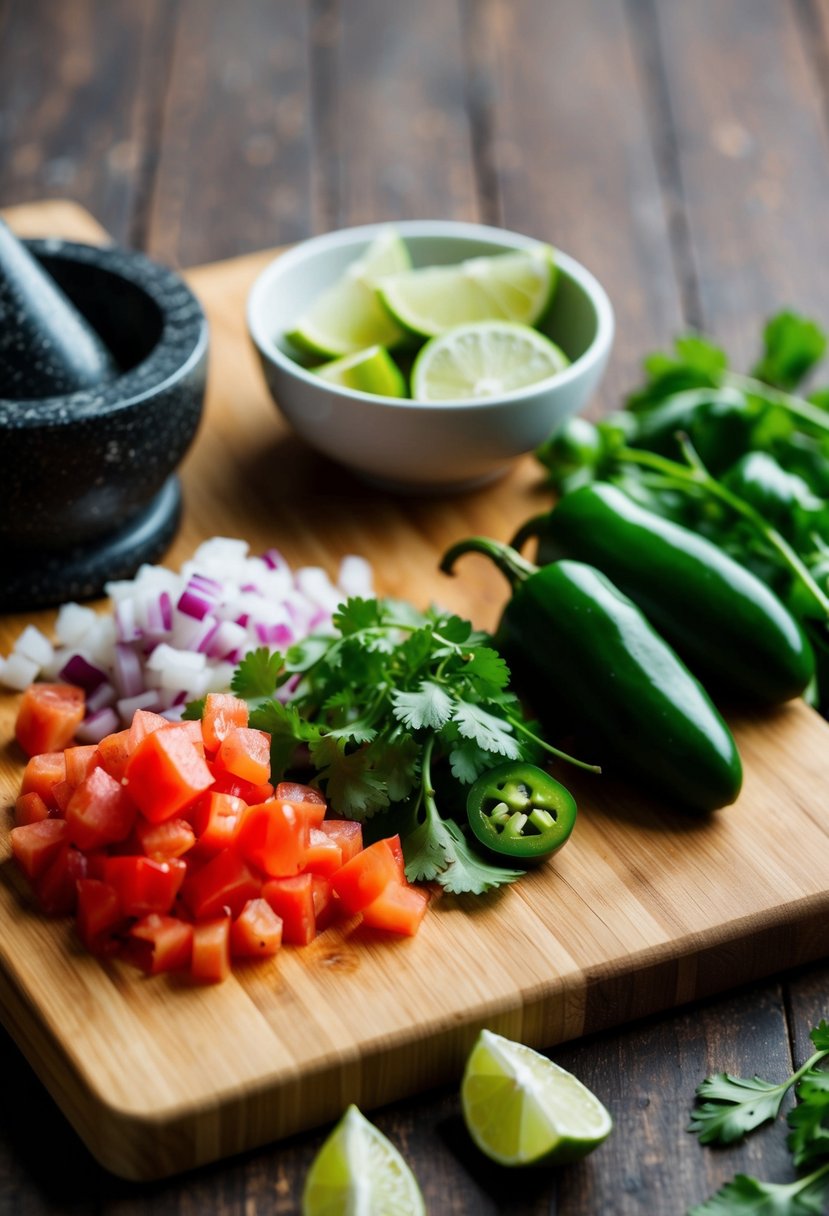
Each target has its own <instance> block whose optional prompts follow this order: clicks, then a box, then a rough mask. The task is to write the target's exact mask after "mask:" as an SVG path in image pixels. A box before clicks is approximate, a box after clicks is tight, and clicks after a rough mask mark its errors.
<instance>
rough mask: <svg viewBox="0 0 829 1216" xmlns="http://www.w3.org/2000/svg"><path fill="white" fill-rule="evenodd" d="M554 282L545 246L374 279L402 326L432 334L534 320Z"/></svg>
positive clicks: (542, 310) (552, 265) (549, 252)
mask: <svg viewBox="0 0 829 1216" xmlns="http://www.w3.org/2000/svg"><path fill="white" fill-rule="evenodd" d="M555 285H556V266H555V261H554V255H553V250H552V249H551V248H550V246H549V245H537V246H536V247H534V248H533V249H529V250H526V251H519V252H516V253H498V254H495V255H493V256H492V257H481V258H470V259H469V260H467V261H466V262H459V263H458V264H457V265H455V266H424V267H422V268H420V269H418V270H408V271H401V272H399V273H397V274H388V275H385V276H383V277H382V278H380V279H378V282H377V287H378V290H379V292H380V296H381V298H382V299H383V301H384V303H385V304H386V307H387V308H388V310H389V312H390V313H391V314H392V316H394V317H395V318H396V320H397V321H398V322H399V324H400V325H402V326H403V327H404V329H408V330H411V331H412V332H413V333H416V334H420V335H422V336H424V337H427V338H431V337H434V336H435V334H442V333H445V332H446V330H447V329H451V328H452V327H453V326H455V325H465V324H467V323H469V322H471V321H496V320H503V321H517V322H520V323H521V324H522V325H535V324H536V322H537V321H538V320H539V318H540V317H542V316H543V314H544V313H545V312H546V310H547V308H548V306H549V304H550V301H551V300H552V298H553V293H554V291H555Z"/></svg>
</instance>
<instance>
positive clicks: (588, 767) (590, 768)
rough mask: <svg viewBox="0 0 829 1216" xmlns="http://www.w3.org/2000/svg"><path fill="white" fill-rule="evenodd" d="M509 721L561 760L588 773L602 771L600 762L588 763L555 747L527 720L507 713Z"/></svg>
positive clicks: (514, 728)
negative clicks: (527, 722)
mask: <svg viewBox="0 0 829 1216" xmlns="http://www.w3.org/2000/svg"><path fill="white" fill-rule="evenodd" d="M507 722H509V724H510V726H511V727H512V728H513V730H519V731H521V734H522V735H526V736H527V738H528V739H532V741H533V743H537V744H538V746H539V747H543V748H544V750H545V751H547V752H549V753H550V755H551V756H555V757H556V758H557V759H559V760H564V761H566V763H567V764H573V765H575V767H576V768H582V769H584V770H585V772H588V773H600V772H601V771H602V768H601V765H600V764H588V763H587V761H586V760H579V759H577V758H576V757H575V756H571V755H569V754H568V753H567V752H563V751H560V750H559V749H558V748H557V747H553V745H552V744H551V743H548V742H547V741H546V739H542V738H541V736H540V735H537V734H536V733H535V732H534V731H532V730H530V728H529V726H527V724H526V722H522V721H521V719H520V718H513V717H511V716H510V715H507Z"/></svg>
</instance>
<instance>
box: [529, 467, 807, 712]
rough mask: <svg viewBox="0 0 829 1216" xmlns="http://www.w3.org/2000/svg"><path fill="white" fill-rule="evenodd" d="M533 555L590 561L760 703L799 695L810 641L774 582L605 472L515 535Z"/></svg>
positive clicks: (720, 678) (695, 662)
mask: <svg viewBox="0 0 829 1216" xmlns="http://www.w3.org/2000/svg"><path fill="white" fill-rule="evenodd" d="M532 535H537V536H538V538H539V544H538V560H539V563H540V564H542V565H545V564H546V563H547V562H552V561H554V560H555V559H557V558H562V557H566V558H572V559H574V560H575V561H583V562H589V563H590V564H591V565H593V566H596V567H597V568H598V569H599V570H602V571H603V572H604V573H605V574H606V575H607V576H608V578H610V579H611V580H612V581H613V582H614V583H615V584H616V586H617V587H619V588H620V590H621V591H623V592H624V593H625V594H626V595H629V596H630V598H631V599H632V600H633V601H634V603H636V604H637V605H638V606H639V608H641V610H642V612H644V614H645V616H646V617H647V618H648V620H649V621H650V622H651V624H652V625H654V626H655V627H656V629H658V630H659V632H660V633H661V634H662V635H663V636H664V637H665V638H666V639H667V640H668V641H669V642H670V644H671V645H672V646H673V647H675V649H676V650H677V651H678V652H679V654H680V655H681V656H682V658H683V659H684V661H685V662H686V663H687V664H688V666H689V667H690V668H691V670H692V671H693V672H694V674H695V675H697V676H699V678H700V679H702V680H704V681H709V680H710V681H711V682H712V683H713V684H716V685H717V686H718V687H720V688H723V689H725V690H727V691H729V692H731V693H735V694H737V695H738V696H741V697H749V698H752V699H754V700H757V701H762V702H766V703H771V704H773V703H776V702H780V701H787V700H789V699H790V698H791V697H798V696H800V695H801V694H802V693H803V691H804V689H805V688H806V687H807V686H808V684H809V682H810V680H811V679H812V677H813V675H814V656H813V654H812V649H811V647H810V645H809V643H808V641H807V639H806V637H805V635H804V633H803V630H802V629H801V628H800V626H799V625H798V623H797V621H796V620H795V619H794V617H793V616H792V614H791V613H790V612H789V610H788V609H787V608H786V607H785V605H784V604H783V603H782V602H781V601H780V600H779V599H778V597H777V596H776V595H775V594H774V592H773V591H772V590H771V589H770V588H769V587H767V586H766V585H765V583H763V582H762V581H761V580H760V579H759V578H758V577H757V576H756V575H755V574H752V573H751V571H749V570H747V569H746V568H745V566H743V565H741V564H740V563H739V562H737V561H735V559H734V558H733V557H731V556H730V555H729V554H727V553H726V552H725V551H724V550H723V549H720V548H719V546H718V545H715V544H714V543H713V541H709V540H707V539H706V538H705V537H703V536H700V535H699V534H698V533H696V532H692V531H691V530H690V528H685V527H683V526H682V525H681V524H678V523H674V522H673V521H672V520H668V519H665V518H663V517H662V516H660V515H656V514H655V513H654V512H653V511H649V510H647V508H645V507H642V506H640V505H639V504H638V503H635V502H633V500H632V499H631V498H629V497H628V496H627V494H624V493H623V492H622V491H621V490H619V489H618V488H617V487H616V486H614V485H611V484H610V483H608V482H593V483H592V484H591V485H589V486H582V487H581V488H579V489H578V490H574V491H573V493H572V494H566V495H565V496H564V498H562V499H561V500H560V501H559V503H558V504H557V506H556V507H555V508H554V509H553V510H552V511H550V512H549V513H548V514H546V515H543V516H539V517H537V518H536V519H534V520H530V521H529V522H528V523H527V524H525V525H524V527H523V528H522V529H521V530H520V531H519V533H518V534H517V536H516V538H515V540H514V541H513V544H514V545H516V546H520V545H521V544H522V543H523V542H524V541H525V540H526V539H527V538H528V537H529V536H532Z"/></svg>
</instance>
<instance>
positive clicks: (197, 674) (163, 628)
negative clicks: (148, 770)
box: [0, 536, 374, 743]
mask: <svg viewBox="0 0 829 1216" xmlns="http://www.w3.org/2000/svg"><path fill="white" fill-rule="evenodd" d="M106 591H107V594H108V595H109V597H110V599H111V601H112V605H113V607H112V611H111V612H109V613H97V612H95V611H93V609H92V608H88V607H86V606H84V605H82V604H74V603H70V604H64V605H63V606H62V607H61V608H60V610H59V611H58V615H57V621H56V623H55V638H56V643H55V644H54V645H53V643H52V642H50V640H49V639H48V638H47V637H46V636H45V634H43V633H42V632H41V631H40V630H39V629H37V628H35V626H34V625H28V626H27V627H26V628H25V629H24V630H23V632H22V633H21V634H20V636H19V637H18V639H17V641H16V642H15V644H14V648H13V650H12V652H11V654H10V655H9V656H8V658H6V659H0V681H2V682H3V683H4V684H5V685H6V686H7V687H9V688H14V689H19V690H22V689H25V688H27V687H28V686H29V684H31V683H33V681H35V680H37V679H43V680H50V681H62V682H65V683H68V684H77V685H78V686H79V687H81V688H83V690H84V692H85V693H86V718H85V720H84V722H83V723H82V724H81V726H80V727H79V729H78V731H77V732H76V738H77V740H78V742H79V743H97V742H99V741H100V740H101V739H103V738H104V736H105V735H108V734H110V733H111V732H112V731H114V730H117V729H118V728H119V727H120V726H122V725H125V726H126V725H128V724H129V723H130V722H131V720H132V716H133V714H134V712H135V710H136V709H149V710H152V711H154V712H155V713H161V714H164V716H165V717H167V718H170V719H171V720H172V721H177V720H178V719H179V718H180V717H181V714H182V711H183V709H184V706H185V705H186V703H187V702H188V701H193V700H196V699H197V698H199V697H203V696H204V695H205V694H206V693H208V692H222V691H224V690H225V689H227V688H228V687H229V685H230V679H231V676H232V675H233V669H234V667H235V666H236V664H237V663H238V662H239V660H240V659H241V658H242V657H243V656H244V655H245V653H246V652H247V651H248V650H254V649H256V648H257V647H258V646H267V647H269V648H270V649H273V650H283V649H285V648H286V647H287V646H290V645H291V644H292V643H293V642H298V641H300V640H301V639H302V638H305V637H307V636H308V635H309V634H310V633H318V632H324V631H327V630H330V629H331V618H332V616H333V613H334V610H335V609H336V608H337V606H338V605H339V604H341V603H342V602H343V600H345V599H347V598H348V597H349V596H352V595H360V596H366V597H370V596H372V595H373V594H374V593H373V590H372V575H371V567H370V566H369V564H368V562H367V561H365V559H364V558H361V557H355V556H352V557H346V558H344V559H343V561H342V563H341V566H340V570H339V575H338V578H337V583H336V585H335V584H334V583H332V582H331V580H330V579H329V577H328V575H327V574H326V572H325V571H324V570H322V569H321V568H319V567H315V566H308V567H304V568H302V569H300V570H297V571H295V572H292V571H291V569H290V567H289V566H288V563H287V562H286V561H285V559H284V558H283V557H282V555H281V554H280V553H278V552H277V550H276V549H269V550H268V552H267V553H264V554H262V556H261V557H251V556H249V554H248V545H247V543H246V542H245V541H243V540H233V539H230V538H228V537H222V536H215V537H213V538H212V540H208V541H205V542H204V544H202V545H200V546H199V548H198V549H197V550H196V553H195V555H194V556H193V558H192V560H191V561H189V562H186V563H185V564H184V566H182V569H181V572H180V573H179V574H176V573H174V572H173V571H172V570H168V569H166V568H165V567H164V566H142V567H141V569H140V570H139V571H138V574H137V575H136V577H135V578H134V579H133V580H131V581H121V582H114V583H108V584H107V585H106ZM286 687H288V686H287V685H286Z"/></svg>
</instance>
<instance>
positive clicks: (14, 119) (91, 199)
mask: <svg viewBox="0 0 829 1216" xmlns="http://www.w3.org/2000/svg"><path fill="white" fill-rule="evenodd" d="M47 197H68V198H73V199H75V200H77V201H78V202H80V203H82V204H84V205H85V206H86V207H87V208H88V209H89V210H90V211H91V212H92V213H93V214H94V215H95V216H96V217H97V218H98V219H99V220H100V221H101V222H102V223H103V224H104V225H105V226H106V227H107V229H108V230H109V231H110V232H111V233H112V234H113V235H114V236H115V237H116V238H117V239H118V240H120V241H122V242H125V243H128V244H132V245H135V246H138V247H141V248H145V249H146V250H148V251H149V252H150V253H151V254H153V255H155V256H157V257H159V258H161V259H163V260H166V261H168V262H170V263H172V264H174V265H178V266H181V267H187V266H191V265H194V264H196V263H200V262H207V261H214V260H217V259H220V258H224V257H229V256H232V255H234V254H238V253H243V252H247V251H249V250H253V249H257V248H261V247H266V246H272V245H277V244H280V243H285V242H289V241H292V240H295V239H297V238H300V237H304V236H307V235H308V234H310V233H313V232H319V231H323V230H326V229H329V228H335V227H340V226H343V225H347V224H353V223H359V222H363V221H370V220H377V219H385V218H388V219H396V218H406V217H428V216H441V217H450V218H455V219H470V220H482V221H486V222H489V223H493V224H499V225H504V226H506V227H509V228H514V229H518V230H521V231H525V232H528V233H531V234H533V235H535V236H538V237H540V238H543V239H545V240H549V241H551V242H553V243H555V244H556V245H558V246H559V247H560V248H562V249H564V250H567V251H568V252H570V253H572V254H574V255H575V256H576V257H577V258H579V259H581V260H583V261H584V262H585V263H587V265H588V266H590V267H591V268H592V269H593V271H594V272H595V273H596V274H597V275H598V276H599V278H600V279H601V280H602V281H603V283H604V284H605V286H606V287H607V289H608V291H609V292H610V295H611V297H612V299H613V302H614V304H615V307H616V313H617V320H618V339H617V344H616V349H615V352H614V356H613V360H612V364H611V367H610V371H609V373H608V375H607V377H606V379H605V382H604V384H603V386H602V390H601V394H600V399H599V400H598V401H597V402H595V403H594V406H593V409H594V412H596V413H598V412H601V411H602V410H607V409H610V408H612V407H613V406H615V405H617V404H618V403H619V401H620V399H621V396H622V394H623V393H624V392H625V390H626V389H627V388H629V387H631V386H632V384H633V383H634V382H635V378H636V376H637V373H638V365H639V362H640V360H641V358H642V356H643V355H644V354H645V353H646V352H647V351H648V350H650V349H652V348H654V347H657V346H659V345H660V344H664V343H665V342H667V341H668V340H669V339H670V338H671V336H672V335H673V334H674V333H676V332H677V331H679V330H681V329H682V328H683V327H686V326H696V327H699V328H703V329H705V330H708V331H710V332H712V333H714V334H716V335H717V336H718V337H719V338H720V339H721V340H722V341H723V343H724V344H725V345H726V346H727V347H728V349H729V351H730V352H731V354H732V355H733V356H734V358H735V359H736V360H737V361H738V362H739V363H747V362H748V361H749V360H750V359H751V358H752V356H753V354H754V351H755V349H756V345H757V340H758V333H759V329H760V326H761V324H762V322H763V320H764V318H765V317H766V316H767V315H769V314H770V313H771V312H772V311H774V310H776V309H777V308H779V307H780V306H783V305H792V306H795V307H797V308H799V309H800V310H802V311H804V312H807V313H810V314H811V315H814V316H816V317H817V318H819V319H820V320H821V321H822V322H823V323H824V325H826V324H827V323H829V220H827V214H828V213H827V200H829V0H694V3H689V2H688V0H627V2H625V0H457V2H456V3H452V2H451V0H417V2H416V3H408V4H404V3H402V2H400V3H390V2H389V0H340V2H339V3H338V2H337V0H305V2H304V3H303V2H300V0H233V2H232V3H230V2H228V0H97V2H96V0H61V3H59V4H57V3H54V2H50V0H0V205H11V204H14V203H21V202H26V201H29V200H34V199H40V198H47ZM815 797H816V799H819V800H821V801H822V802H823V803H824V804H827V803H829V795H828V793H827V791H820V790H816V791H815ZM784 812H785V807H781V813H784ZM792 847H793V848H796V847H797V842H796V841H792ZM734 880H735V882H739V874H735V876H734ZM827 945H828V946H829V936H828V937H827ZM827 1014H829V965H822V966H815V967H813V968H811V969H809V970H808V971H806V972H801V973H798V974H790V975H786V976H781V977H776V978H772V979H770V980H769V981H768V982H766V983H764V984H761V985H758V986H756V987H753V988H751V989H750V990H748V991H742V992H738V993H736V994H731V995H728V996H726V997H723V998H722V999H718V1000H714V1001H711V1002H708V1003H706V1004H703V1005H700V1006H696V1007H694V1008H691V1009H685V1010H681V1011H679V1012H677V1013H674V1014H671V1015H668V1016H663V1017H659V1018H655V1019H652V1020H650V1021H648V1022H645V1023H640V1024H637V1025H634V1026H630V1027H627V1028H625V1029H623V1030H620V1031H619V1032H615V1033H608V1034H604V1035H602V1036H601V1037H599V1038H595V1039H592V1040H590V1041H583V1042H580V1043H577V1044H570V1045H567V1046H564V1047H562V1048H559V1049H557V1050H556V1051H555V1053H554V1055H555V1059H556V1060H558V1061H559V1062H560V1063H561V1064H563V1066H564V1067H565V1068H568V1069H571V1070H572V1071H573V1072H575V1073H576V1074H577V1075H578V1076H580V1077H581V1078H582V1079H583V1080H584V1081H585V1082H586V1083H587V1084H588V1085H589V1086H591V1088H593V1089H594V1090H595V1091H596V1092H597V1093H598V1094H600V1095H601V1097H602V1098H603V1099H604V1100H605V1102H606V1103H607V1105H608V1106H609V1107H610V1109H611V1111H612V1113H613V1115H614V1118H615V1121H616V1129H615V1132H614V1134H613V1136H612V1138H611V1139H610V1140H609V1141H608V1142H607V1143H606V1145H605V1146H603V1147H602V1148H601V1149H600V1150H599V1151H598V1152H597V1153H596V1154H595V1155H594V1156H593V1157H591V1158H589V1159H588V1160H587V1161H585V1162H584V1163H583V1164H581V1165H578V1166H573V1167H570V1168H567V1169H562V1170H560V1171H558V1172H549V1173H544V1172H541V1173H538V1174H533V1175H532V1176H530V1175H520V1176H516V1175H514V1174H509V1175H506V1176H505V1175H504V1173H503V1172H501V1171H498V1170H496V1169H494V1168H491V1167H488V1166H487V1165H486V1164H485V1163H484V1162H483V1161H482V1160H481V1158H480V1157H479V1156H478V1155H477V1154H476V1153H475V1151H474V1150H473V1149H472V1148H471V1147H470V1145H469V1143H468V1140H467V1138H466V1136H465V1133H464V1130H463V1126H462V1123H461V1120H460V1113H459V1102H458V1097H457V1093H456V1091H455V1090H454V1089H447V1090H445V1091H441V1092H438V1093H435V1094H430V1095H426V1096H424V1097H420V1098H417V1099H414V1100H411V1101H409V1102H406V1103H401V1104H400V1105H398V1106H396V1107H393V1108H388V1109H386V1110H383V1111H380V1112H377V1113H376V1115H375V1118H376V1121H377V1123H378V1124H379V1126H380V1127H381V1128H382V1129H383V1130H384V1131H385V1132H386V1133H387V1134H388V1135H390V1136H391V1138H392V1139H393V1140H395V1142H396V1143H397V1144H398V1145H399V1146H400V1147H401V1148H402V1150H403V1152H404V1153H405V1154H406V1156H407V1158H408V1160H409V1162H410V1163H411V1165H412V1167H413V1169H414V1170H415V1173H416V1174H417V1176H418V1178H419V1179H420V1181H421V1184H422V1187H423V1191H424V1194H425V1196H426V1200H427V1204H428V1208H429V1211H430V1213H433V1214H435V1216H439V1214H442V1213H446V1214H450V1213H474V1214H476V1216H477V1214H479V1213H480V1214H486V1213H495V1212H498V1213H512V1214H515V1216H530V1214H531V1213H532V1214H536V1213H539V1214H540V1213H542V1212H545V1213H546V1212H549V1213H552V1212H555V1213H560V1214H561V1216H577V1214H578V1216H597V1214H602V1216H628V1214H630V1216H633V1214H634V1213H641V1212H647V1213H649V1214H650V1216H672V1214H674V1213H682V1212H684V1211H685V1210H686V1209H687V1208H688V1207H689V1206H690V1205H691V1204H693V1203H698V1202H700V1201H701V1200H702V1199H703V1198H705V1197H706V1196H707V1195H708V1194H710V1193H712V1192H713V1191H714V1190H716V1189H717V1187H718V1186H719V1185H720V1184H721V1183H722V1182H723V1181H724V1180H725V1179H726V1178H728V1177H730V1176H731V1175H732V1174H733V1173H734V1172H736V1171H738V1170H744V1171H746V1172H749V1173H757V1174H759V1175H760V1176H762V1177H765V1178H768V1179H776V1180H779V1181H786V1180H789V1179H791V1178H792V1177H793V1173H792V1171H791V1168H790V1165H789V1158H788V1153H787V1152H786V1150H785V1145H784V1136H783V1129H782V1128H780V1127H777V1128H770V1129H767V1130H765V1131H763V1132H761V1133H759V1134H757V1135H755V1136H754V1137H752V1139H751V1140H750V1142H749V1143H748V1144H747V1145H746V1146H744V1147H740V1148H735V1149H733V1150H728V1151H720V1152H713V1151H711V1150H707V1149H703V1148H700V1146H699V1145H698V1143H697V1141H696V1140H695V1138H694V1137H692V1136H690V1135H688V1134H687V1132H686V1130H685V1129H686V1126H687V1121H688V1111H689V1108H690V1105H691V1100H692V1095H693V1091H694V1087H695V1085H696V1084H697V1083H698V1081H699V1080H700V1079H701V1078H702V1077H703V1076H704V1075H705V1074H706V1073H708V1072H710V1071H712V1070H715V1069H721V1068H726V1069H728V1070H730V1071H732V1072H741V1073H745V1072H749V1073H751V1072H754V1071H755V1070H756V1071H758V1072H760V1073H761V1074H764V1075H769V1076H779V1077H782V1076H784V1075H785V1074H786V1073H787V1072H788V1071H789V1068H790V1065H791V1064H792V1062H793V1061H794V1062H797V1063H800V1062H801V1061H802V1060H803V1059H804V1058H805V1056H806V1055H807V1054H808V1053H809V1046H810V1045H809V1042H808V1039H807V1032H808V1029H809V1027H810V1026H812V1025H814V1024H815V1023H816V1021H817V1020H818V1019H819V1018H820V1017H821V1016H825V1015H827ZM0 1076H2V1078H3V1079H2V1083H0V1092H2V1095H3V1100H2V1102H0V1211H2V1212H3V1213H4V1214H5V1213H9V1214H12V1213H14V1214H15V1216H42V1214H44V1213H58V1212H60V1213H70V1212H71V1213H102V1214H104V1213H106V1214H107V1216H114V1214H116V1213H117V1214H118V1216H141V1214H145V1213H146V1214H149V1213H151V1212H152V1213H153V1214H154V1216H164V1214H170V1216H172V1214H173V1213H181V1214H182V1216H184V1214H189V1213H222V1214H223V1216H254V1214H262V1216H265V1213H267V1214H268V1216H274V1214H276V1213H289V1212H297V1211H298V1210H299V1196H300V1193H301V1188H302V1182H303V1178H304V1175H305V1172H306V1169H307V1167H308V1165H309V1163H310V1161H311V1158H312V1156H313V1154H314V1152H315V1151H316V1149H317V1147H318V1146H319V1144H320V1142H321V1140H322V1137H323V1132H319V1133H315V1134H310V1135H306V1136H302V1137H299V1138H296V1139H294V1140H292V1141H289V1142H288V1143H283V1144H280V1145H276V1146H272V1147H267V1148H263V1149H262V1150H260V1151H257V1152H253V1153H251V1154H249V1155H248V1156H246V1157H244V1158H242V1159H237V1160H233V1161H230V1162H225V1163H223V1164H220V1165H217V1166H215V1167H211V1168H209V1169H204V1170H202V1171H199V1172H198V1173H196V1174H194V1175H192V1176H188V1177H184V1178H178V1179H173V1180H170V1181H167V1182H164V1183H160V1184H156V1185H152V1186H143V1187H142V1186H135V1185H130V1184H127V1183H123V1182H120V1181H118V1180H116V1179H114V1178H112V1177H110V1176H109V1175H107V1174H105V1173H104V1172H103V1171H101V1170H100V1169H99V1168H98V1167H97V1165H96V1164H95V1163H94V1161H93V1160H92V1159H91V1158H90V1157H89V1155H88V1154H87V1152H86V1150H85V1149H84V1148H83V1146H82V1145H81V1144H80V1143H79V1142H78V1140H77V1138H76V1137H75V1135H74V1133H73V1132H72V1130H71V1129H70V1127H69V1126H68V1124H67V1123H66V1122H65V1121H64V1120H63V1118H62V1116H61V1115H60V1114H59V1113H58V1111H57V1110H56V1108H55V1107H54V1106H53V1104H52V1102H51V1100H50V1099H49V1098H48V1096H47V1095H46V1094H45V1093H44V1092H43V1091H42V1090H41V1088H40V1087H39V1085H38V1083H37V1081H36V1080H35V1078H34V1076H33V1074H32V1073H31V1071H30V1069H29V1068H28V1066H27V1065H26V1063H25V1062H24V1061H23V1059H22V1057H21V1056H20V1055H19V1054H18V1052H17V1050H16V1049H15V1047H14V1046H13V1045H12V1043H11V1042H10V1041H9V1040H8V1039H7V1038H6V1037H5V1036H4V1035H0Z"/></svg>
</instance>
